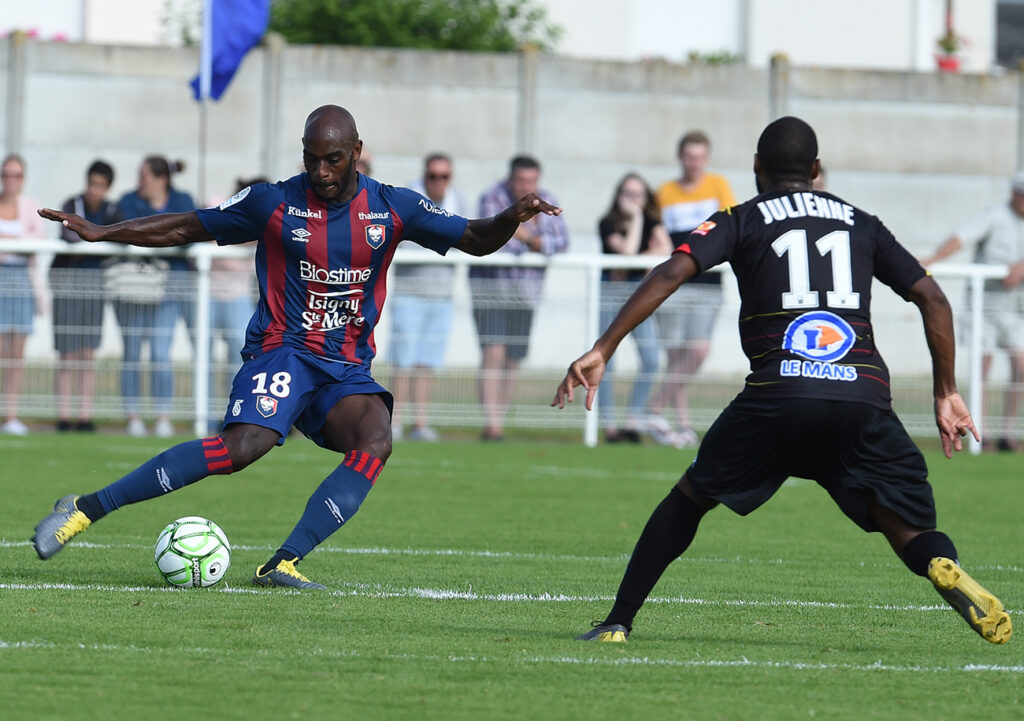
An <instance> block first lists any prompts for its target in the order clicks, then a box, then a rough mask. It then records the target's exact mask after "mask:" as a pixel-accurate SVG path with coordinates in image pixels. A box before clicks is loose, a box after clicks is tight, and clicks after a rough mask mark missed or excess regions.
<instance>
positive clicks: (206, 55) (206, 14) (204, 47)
mask: <svg viewBox="0 0 1024 721" xmlns="http://www.w3.org/2000/svg"><path fill="white" fill-rule="evenodd" d="M212 78H213V0H203V38H202V40H201V41H200V43H199V182H198V187H197V193H196V196H197V197H196V201H197V203H198V205H199V207H205V206H206V135H207V132H206V131H207V104H208V102H209V99H210V84H211V80H212Z"/></svg>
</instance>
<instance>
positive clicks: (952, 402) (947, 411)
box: [935, 393, 981, 458]
mask: <svg viewBox="0 0 1024 721" xmlns="http://www.w3.org/2000/svg"><path fill="white" fill-rule="evenodd" d="M935 423H936V425H938V427H939V438H940V439H941V440H942V452H943V453H945V454H946V458H952V457H953V451H954V450H955V451H961V450H963V443H962V441H961V440H960V439H961V438H964V437H965V436H966V435H967V432H968V431H970V433H971V434H972V435H973V436H974V440H976V441H978V442H979V443H980V442H981V435H980V434H979V433H978V429H977V428H976V427H975V425H974V419H973V418H971V413H970V411H968V410H967V404H966V403H965V402H964V399H963V398H962V397H961V396H960V394H959V393H950V394H949V395H948V396H945V397H943V398H936V399H935Z"/></svg>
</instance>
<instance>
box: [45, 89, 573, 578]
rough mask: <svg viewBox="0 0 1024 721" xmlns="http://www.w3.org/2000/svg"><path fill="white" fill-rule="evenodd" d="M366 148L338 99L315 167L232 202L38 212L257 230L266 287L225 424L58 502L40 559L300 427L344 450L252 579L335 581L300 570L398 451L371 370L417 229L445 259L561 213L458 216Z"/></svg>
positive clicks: (114, 228)
mask: <svg viewBox="0 0 1024 721" xmlns="http://www.w3.org/2000/svg"><path fill="white" fill-rule="evenodd" d="M362 146H363V142H362V140H360V139H359V133H358V131H357V130H356V123H355V120H354V119H353V117H352V115H351V114H350V113H349V112H348V111H347V110H345V109H344V108H340V107H338V106H335V105H326V106H323V107H320V108H317V109H316V110H314V111H313V112H312V113H311V114H310V115H309V117H308V118H307V119H306V126H305V132H304V134H303V136H302V157H303V164H304V166H305V169H306V172H305V173H301V174H300V175H296V176H295V177H293V178H290V179H288V180H286V181H282V182H279V183H273V184H270V183H261V184H257V185H253V186H250V187H248V188H246V189H244V190H242V191H241V192H239V193H237V194H236V195H235V196H234V197H232V198H230V199H229V200H227V201H225V202H224V203H222V204H221V205H220V207H217V208H209V209H205V210H198V211H195V212H191V213H175V214H165V215H154V216H151V217H146V218H138V219H135V220H130V221H125V222H122V223H117V224H115V225H109V226H97V225H94V224H92V223H90V222H88V221H86V220H85V219H83V218H81V217H79V216H77V215H72V214H69V213H62V212H59V211H56V210H50V209H42V210H40V211H39V214H40V215H41V216H42V217H44V218H48V219H50V220H55V221H59V222H61V223H62V224H63V225H64V226H65V227H66V228H69V229H71V230H73V231H75V232H76V233H78V234H79V235H80V236H81V237H82V238H83V239H84V240H87V241H113V242H117V243H125V244H128V245H137V246H142V247H151V248H154V247H169V246H178V245H186V244H188V243H195V242H200V241H207V240H213V239H216V240H217V242H218V243H220V244H231V243H245V242H248V241H251V240H253V239H256V240H257V241H258V247H257V252H256V274H257V277H258V281H259V288H260V301H259V305H258V306H257V308H256V312H255V314H254V315H253V317H252V320H250V321H249V327H248V329H247V331H246V342H245V347H244V348H243V349H242V357H243V365H242V368H241V370H239V372H238V374H237V375H236V377H235V380H234V384H233V386H232V389H231V397H230V400H229V403H228V411H227V415H226V417H225V419H224V425H223V428H222V430H221V432H220V433H219V434H217V435H215V436H211V437H209V438H202V439H198V440H194V441H189V442H186V443H182V444H180V445H177V446H174V447H173V448H170V449H168V450H166V451H164V452H163V453H161V454H160V455H158V456H156V457H155V458H152V459H151V460H149V461H147V462H146V463H144V464H142V465H141V466H139V467H138V468H137V469H135V470H134V471H132V472H131V473H129V474H128V475H126V476H124V477H123V478H121V479H120V480H118V481H115V482H114V483H112V484H110V485H109V486H106V487H105V488H102V489H100V490H99V491H96V492H95V493H90V494H87V495H81V496H78V495H69V496H65V497H64V498H61V499H60V500H58V501H57V502H56V504H55V505H54V508H53V511H52V512H51V513H50V514H49V515H47V516H46V517H45V518H44V519H43V520H42V521H40V523H39V524H38V525H37V526H36V529H35V535H34V536H33V544H34V545H35V549H36V552H37V553H38V554H39V557H40V558H44V559H45V558H50V557H51V556H53V555H54V554H55V553H57V552H58V551H60V550H61V548H63V547H64V545H65V544H66V543H67V542H68V541H69V540H71V538H73V537H74V536H76V535H78V534H79V533H81V532H82V531H84V530H85V529H86V528H88V527H89V526H90V525H91V524H92V523H94V522H96V521H98V520H99V519H100V518H102V517H103V516H105V515H106V514H108V513H110V512H111V511H114V510H117V509H118V508H120V507H121V506H124V505H126V504H129V503H137V502H139V501H144V500H148V499H150V498H155V497H157V496H161V495H163V494H165V493H170V492H171V491H174V490H177V489H179V488H182V487H183V486H186V485H188V484H190V483H194V482H195V481H198V480H200V479H202V478H205V477H206V476H209V475H214V474H227V473H234V472H235V471H240V470H242V469H243V468H245V467H246V466H248V465H249V464H250V463H252V462H253V461H255V460H256V459H258V458H260V457H261V456H263V455H264V454H265V453H267V452H268V451H269V450H270V449H272V448H274V446H278V445H282V444H283V443H284V440H285V437H286V436H287V434H288V431H289V429H290V428H291V427H292V425H293V424H294V425H295V426H297V427H298V428H299V429H300V430H301V431H302V432H303V433H305V434H306V435H307V436H309V437H310V438H311V439H312V440H313V441H315V442H316V443H317V444H318V445H320V446H323V447H324V448H328V449H330V450H332V451H337V452H338V453H342V454H344V460H343V461H342V463H341V464H340V465H339V466H338V467H337V468H336V469H335V470H334V471H333V472H332V473H331V474H330V475H329V476H327V478H326V479H325V480H324V482H323V483H322V484H320V486H319V488H317V489H316V491H315V492H314V493H313V495H312V497H311V498H310V499H309V502H308V503H307V505H306V510H305V512H304V513H303V515H302V517H301V519H300V520H299V522H298V524H297V525H296V526H295V529H294V530H293V531H292V533H291V535H290V536H288V538H287V539H286V540H285V541H284V543H282V544H281V547H280V549H279V550H278V551H277V552H276V553H275V554H274V555H273V557H272V558H271V559H270V560H269V561H267V562H266V563H264V564H263V565H261V566H259V567H258V568H257V569H256V573H255V575H254V577H253V582H254V583H256V584H257V585H260V586H288V587H292V588H325V586H323V585H321V584H318V583H313V582H312V581H310V580H309V579H308V578H306V577H305V576H304V575H303V574H301V573H300V572H299V571H298V570H297V569H296V564H297V563H298V562H299V561H300V560H302V559H303V558H304V557H305V556H306V555H307V554H309V552H310V551H312V550H313V549H314V548H315V547H316V546H317V545H318V544H320V543H322V542H323V541H324V539H326V538H327V537H328V536H330V535H331V534H332V533H333V532H334V531H336V530H338V528H340V527H341V526H342V525H343V524H344V523H345V522H347V521H348V520H349V519H350V518H352V516H353V515H354V514H355V512H356V510H358V508H359V506H360V504H361V503H362V502H363V499H365V498H366V495H367V494H368V493H369V491H370V488H372V487H373V484H374V483H375V482H376V480H377V476H378V475H379V474H380V472H381V469H382V468H383V467H384V464H385V463H386V462H387V459H388V456H389V455H391V411H392V397H391V394H390V393H388V392H387V390H385V389H384V388H383V387H382V386H381V385H379V384H378V383H377V382H376V381H375V380H374V379H373V377H372V376H371V375H370V362H371V361H372V359H373V356H374V353H375V351H376V348H375V345H374V340H373V329H374V326H375V325H376V324H377V320H378V318H379V317H380V311H381V308H382V307H383V305H384V296H385V294H386V292H387V287H386V286H387V270H388V266H389V265H390V263H391V259H392V257H393V255H394V252H395V247H396V246H397V245H398V243H399V241H401V240H403V239H409V240H412V241H414V242H416V243H418V244H420V245H422V246H424V247H427V248H430V249H431V250H434V251H436V252H438V253H440V254H442V255H443V254H444V253H446V252H447V251H448V249H449V248H458V249H459V250H462V251H464V252H466V253H469V254H470V255H476V256H482V255H487V254H489V253H493V252H494V251H496V250H498V249H499V248H500V247H501V246H502V245H504V244H505V243H506V242H507V241H508V239H509V238H511V237H512V234H513V233H514V232H515V231H516V229H517V228H518V227H519V224H520V223H524V222H526V221H527V220H530V219H531V218H533V217H534V216H535V215H537V214H538V213H547V214H549V215H558V214H560V213H561V212H562V211H561V208H557V207H555V206H553V205H551V204H549V203H546V202H544V201H543V200H541V199H540V198H538V197H537V196H536V195H533V194H530V195H527V196H525V197H523V198H521V199H519V200H518V201H516V202H515V203H513V204H512V205H510V206H509V207H508V208H506V209H505V210H504V211H502V212H501V213H498V214H497V215H495V216H493V217H491V218H486V219H480V220H467V219H465V218H461V217H458V216H454V215H451V214H449V213H448V212H447V211H445V210H442V209H441V208H439V207H437V206H435V205H434V204H433V203H431V202H430V201H429V200H427V199H426V198H424V197H423V196H421V195H418V194H417V193H414V192H413V191H411V190H407V189H404V188H393V187H391V186H389V185H383V184H381V183H378V182H376V181H375V180H373V179H371V178H368V177H366V176H364V175H362V174H360V173H358V172H357V171H356V162H357V161H358V160H359V157H360V153H361V151H362Z"/></svg>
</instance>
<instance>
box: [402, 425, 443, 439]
mask: <svg viewBox="0 0 1024 721" xmlns="http://www.w3.org/2000/svg"><path fill="white" fill-rule="evenodd" d="M409 440H410V441H425V442H427V443H437V442H438V441H439V440H441V436H439V435H438V433H437V431H435V430H434V429H433V428H431V427H430V426H416V427H415V428H413V429H412V430H411V431H409Z"/></svg>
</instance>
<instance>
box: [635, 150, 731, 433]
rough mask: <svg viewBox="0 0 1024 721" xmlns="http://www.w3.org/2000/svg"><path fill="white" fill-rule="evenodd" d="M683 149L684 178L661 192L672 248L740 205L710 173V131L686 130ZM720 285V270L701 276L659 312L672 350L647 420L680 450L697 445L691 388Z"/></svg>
mask: <svg viewBox="0 0 1024 721" xmlns="http://www.w3.org/2000/svg"><path fill="white" fill-rule="evenodd" d="M678 152H679V163H680V165H681V166H682V169H683V175H682V177H681V178H679V179H677V180H671V181H669V182H667V183H665V184H664V185H662V186H661V187H660V188H659V189H658V193H657V200H658V207H659V208H661V221H662V223H663V224H664V226H665V229H666V230H667V231H668V232H669V235H670V236H671V237H672V241H673V246H677V245H679V243H681V242H683V241H684V239H685V238H686V236H687V235H688V234H689V233H690V232H692V231H693V230H694V228H696V227H697V226H699V225H700V224H701V223H703V222H704V221H705V220H706V219H707V218H708V217H709V216H710V215H712V214H713V213H717V212H718V211H719V210H722V209H723V208H728V207H730V206H733V205H735V204H736V198H735V197H734V196H733V194H732V188H730V187H729V181H727V180H726V179H725V178H724V177H722V176H721V175H716V174H714V173H708V172H705V171H706V168H707V165H708V159H709V158H710V157H711V140H710V139H709V138H708V136H707V135H706V134H705V133H703V132H701V131H699V130H693V131H690V132H688V133H686V135H684V136H683V137H682V138H681V139H680V141H679V151H678ZM721 284H722V276H721V275H720V274H718V273H706V274H702V275H701V276H699V277H698V278H696V279H694V281H692V282H691V283H687V284H686V285H685V286H683V287H682V288H680V289H679V290H677V291H676V292H675V294H674V295H673V296H672V298H670V299H669V300H668V301H666V302H665V303H663V304H662V306H661V307H660V308H659V309H658V310H657V311H656V312H655V314H654V317H655V319H656V321H657V323H658V329H659V334H660V335H661V342H662V345H663V346H664V347H665V349H666V351H667V352H668V365H667V367H666V368H665V379H664V380H663V381H662V384H661V386H660V387H659V388H658V390H657V391H656V392H655V393H654V395H653V397H652V400H651V403H650V406H649V410H650V415H649V416H648V418H647V423H646V429H647V431H648V432H649V433H650V435H651V437H652V438H654V440H655V441H657V442H658V443H661V444H664V445H674V446H676V447H679V448H685V447H693V446H696V445H697V433H696V432H695V431H694V430H693V422H692V421H691V419H690V410H689V401H688V398H687V392H688V386H689V383H690V381H691V380H692V378H693V376H694V374H696V373H697V371H698V370H700V367H701V364H702V363H703V362H704V359H705V358H706V357H707V355H708V351H709V350H710V349H711V332H712V330H713V329H714V327H715V319H716V318H717V317H718V309H719V308H720V307H721V305H722V289H721ZM667 405H674V406H675V408H676V420H677V422H678V424H679V426H680V430H678V431H674V430H672V427H671V426H670V425H669V423H668V421H666V420H665V418H664V417H663V416H662V415H661V413H662V409H663V408H664V407H665V406H667Z"/></svg>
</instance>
